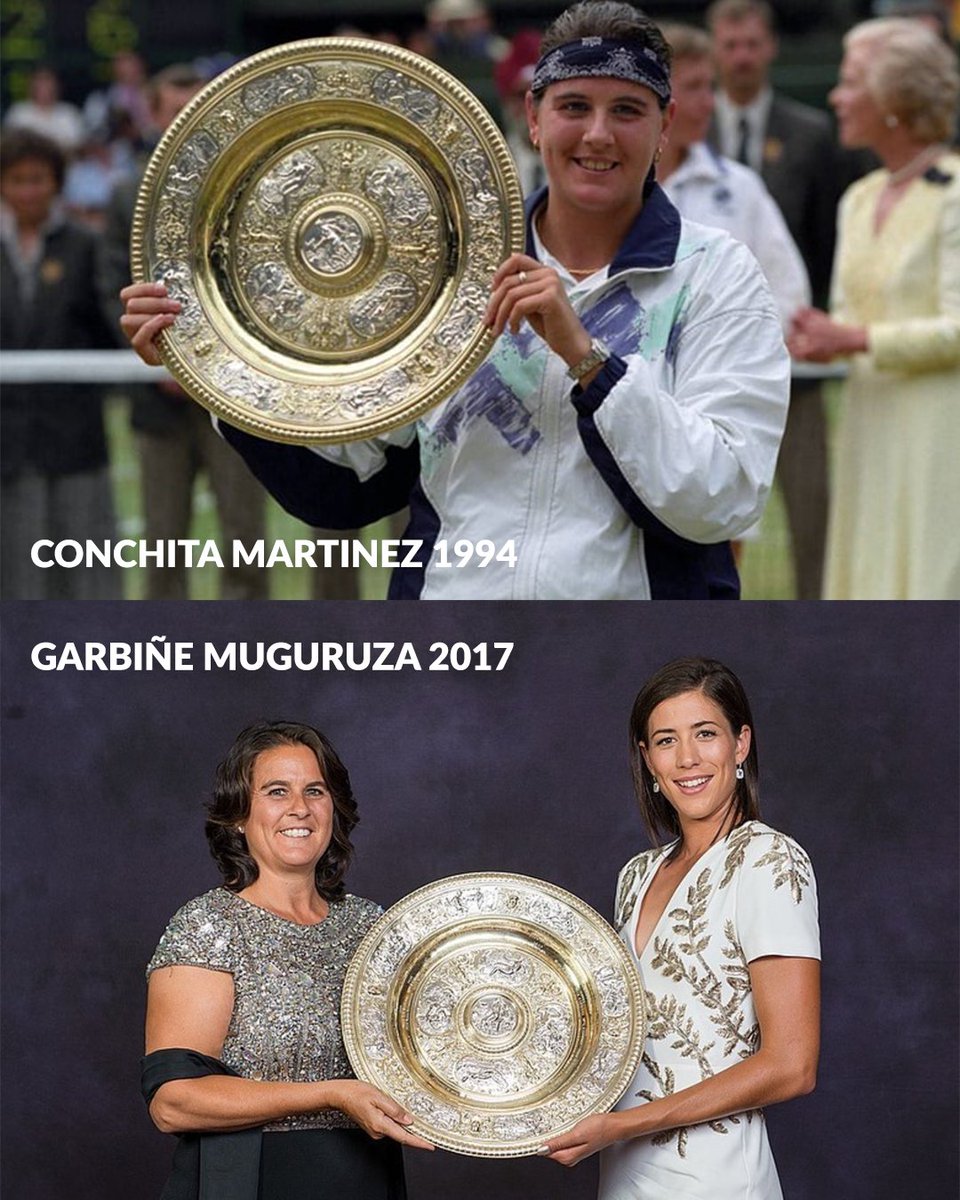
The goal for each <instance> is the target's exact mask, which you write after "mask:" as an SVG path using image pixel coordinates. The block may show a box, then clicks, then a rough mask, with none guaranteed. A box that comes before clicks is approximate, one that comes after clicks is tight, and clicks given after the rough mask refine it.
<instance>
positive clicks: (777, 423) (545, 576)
mask: <svg viewBox="0 0 960 1200" xmlns="http://www.w3.org/2000/svg"><path fill="white" fill-rule="evenodd" d="M544 195H545V192H543V191H541V192H539V193H537V194H536V195H534V196H532V197H531V198H530V201H529V202H528V208H527V252H528V253H534V249H535V247H534V239H533V233H532V229H531V217H532V214H533V213H534V212H535V211H536V209H537V207H538V206H539V205H540V204H541V203H542V201H543V199H544ZM598 278H599V279H601V280H602V281H601V282H599V283H597V282H596V281H597V279H598ZM570 300H571V303H572V304H573V306H574V308H575V309H576V311H577V313H578V314H579V316H580V319H581V320H582V322H583V324H584V326H585V327H586V328H587V330H588V331H589V332H590V334H591V336H594V337H599V338H601V339H602V340H603V341H604V342H606V344H607V345H608V346H609V347H610V349H611V350H612V352H613V356H612V357H611V358H610V359H609V360H608V361H607V362H606V363H605V364H604V366H603V368H602V369H601V370H600V372H599V373H598V374H597V375H596V377H595V378H594V379H593V381H592V382H591V383H590V385H589V386H588V387H587V388H586V389H584V390H581V389H580V387H579V386H577V385H574V384H572V383H571V381H570V379H569V378H568V376H567V373H566V364H565V363H564V361H563V360H562V359H561V358H560V357H559V355H557V354H555V353H554V352H553V351H552V350H551V349H550V348H549V346H547V344H546V343H545V342H543V341H542V340H541V339H540V338H539V337H537V335H536V334H535V333H534V332H533V331H532V329H530V327H529V326H528V325H526V324H524V325H523V327H522V328H521V330H520V332H519V333H518V334H515V335H514V334H511V333H510V332H509V331H507V332H505V333H504V334H503V335H502V336H501V337H500V338H499V339H498V341H497V342H496V344H495V346H494V348H493V350H492V351H491V353H490V355H489V356H488V357H487V359H486V360H485V362H484V363H483V364H482V365H481V366H480V367H479V368H478V369H477V371H475V372H474V374H473V375H472V376H471V378H470V379H469V380H468V381H467V383H466V384H465V385H464V386H463V387H462V388H460V389H459V391H457V392H455V393H454V395H452V396H451V397H450V398H449V399H448V400H446V401H445V402H444V403H442V404H440V405H439V406H438V407H437V408H435V409H433V410H431V411H430V412H428V413H427V414H426V415H425V416H424V417H423V418H421V419H420V420H419V421H418V422H416V424H415V425H410V426H406V427H404V428H403V429H400V430H396V431H394V432H392V433H390V434H388V435H386V436H384V437H381V438H376V439H372V440H369V441H364V442H351V443H347V444H344V445H341V446H323V447H300V446H288V445H279V444H276V443H271V442H267V441H264V440H262V439H259V438H255V437H252V436H251V435H249V434H245V433H242V432H240V431H239V430H236V429H234V428H231V427H229V426H226V425H224V424H221V428H222V431H223V434H224V436H225V437H226V438H227V440H228V441H230V442H231V443H232V444H233V445H234V446H235V447H236V449H237V450H239V451H240V453H241V454H242V455H243V456H244V458H245V459H246V460H247V462H248V464H249V465H250V468H251V469H252V470H253V472H254V473H255V474H256V475H257V477H258V478H259V479H260V480H261V481H262V482H263V483H264V484H265V486H266V487H267V488H268V489H269V490H270V491H271V492H272V494H273V495H274V496H275V497H276V498H277V499H278V501H279V502H280V503H281V504H282V505H283V506H284V507H285V508H286V509H287V510H288V511H290V512H291V513H293V514H294V515H295V516H297V517H299V518H300V519H301V520H303V521H306V522H307V523H308V524H311V525H319V526H326V527H328V528H332V529H352V528H357V527H361V526H363V525H366V524H369V523H370V522H372V521H375V520H378V519H379V518H381V517H383V516H386V515H388V514H389V513H392V512H397V511H398V510H399V509H401V508H402V507H403V506H404V505H405V504H408V503H409V505H410V512H411V518H410V524H409V526H408V529H407V531H406V534H405V538H406V539H411V540H417V541H419V542H421V543H422V549H421V550H420V552H419V554H418V555H417V559H418V562H419V564H420V565H417V566H411V567H406V568H398V569H397V570H396V571H395V573H394V576H393V579H392V581H391V586H390V597H391V598H394V599H416V598H421V599H438V600H448V599H449V600H455V599H470V600H562V599H569V600H574V599H576V600H581V599H597V600H643V599H671V600H677V599H679V600H683V599H687V600H692V599H701V598H702V599H708V598H736V597H737V596H738V595H739V581H738V578H737V573H736V568H735V566H734V563H733V557H732V554H731V552H730V547H729V540H730V539H731V538H735V537H737V535H738V534H740V533H742V532H743V531H744V530H746V529H747V528H748V527H749V526H750V525H751V524H752V523H753V522H754V521H756V520H757V518H758V517H759V516H760V514H761V512H762V511H763V507H764V504H765V503H766V499H767V496H768V493H769V490H770V485H771V482H772V479H773V472H774V467H775V465H776V460H777V451H778V448H779V445H780V439H781V437H782V435H783V427H784V423H785V421H786V415H787V402H788V394H789V382H790V364H789V358H788V355H787V352H786V349H785V347H784V344H783V338H782V336H781V332H780V322H779V320H778V316H777V310H776V307H775V305H774V302H773V299H772V297H771V295H770V292H769V289H768V287H767V285H766V283H765V281H764V279H763V275H762V273H761V271H760V269H759V267H758V266H757V263H756V261H755V259H754V258H753V256H752V254H750V252H749V251H748V250H747V249H746V248H745V247H744V246H742V245H741V244H740V243H739V242H737V241H735V240H734V239H733V238H731V237H730V236H729V234H727V233H725V232H723V231H722V230H717V229H709V228H707V227H706V226H703V225H697V224H694V223H690V222H687V221H684V220H681V218H680V215H679V213H678V212H677V210H676V209H675V208H674V206H673V205H672V204H671V203H670V201H669V200H668V199H667V197H666V196H665V194H664V193H663V191H662V190H661V189H660V188H659V187H655V188H654V189H653V191H652V193H651V194H650V196H649V197H648V198H647V200H646V201H645V203H644V206H643V209H642V210H641V212H640V215H639V216H638V218H637V220H636V221H635V222H634V225H633V227H632V228H631V230H630V232H629V234H628V236H627V238H626V239H625V241H624V243H623V245H622V246H621V247H620V250H619V251H618V253H617V256H616V258H615V260H614V261H613V263H612V264H611V265H610V269H609V272H608V273H607V276H606V277H605V278H604V277H602V276H599V277H596V276H595V277H594V280H593V281H591V283H590V286H588V287H586V288H584V287H576V288H573V289H572V290H571V292H570ZM459 539H465V540H467V541H468V542H472V543H477V542H479V541H480V540H481V539H487V540H489V541H490V542H492V543H493V544H494V545H495V546H496V547H498V548H501V547H505V546H509V547H510V548H511V550H512V551H513V557H514V561H513V563H512V564H510V563H508V562H506V561H503V560H495V561H492V562H490V563H489V564H488V565H487V566H482V565H480V564H481V561H482V560H481V559H480V558H479V557H475V558H473V559H472V560H471V561H470V562H469V563H468V564H467V565H466V566H462V567H453V568H451V567H450V566H446V567H444V566H443V565H442V564H441V563H440V562H439V561H438V559H437V556H436V555H435V554H434V553H433V552H434V549H435V548H436V547H437V546H438V545H439V543H440V542H441V541H442V542H444V543H445V544H446V545H447V546H452V545H454V543H455V542H456V541H458V540H459Z"/></svg>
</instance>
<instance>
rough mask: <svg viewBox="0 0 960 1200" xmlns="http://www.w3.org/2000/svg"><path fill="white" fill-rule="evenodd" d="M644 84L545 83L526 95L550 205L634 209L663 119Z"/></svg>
mask: <svg viewBox="0 0 960 1200" xmlns="http://www.w3.org/2000/svg"><path fill="white" fill-rule="evenodd" d="M672 115H673V108H672V105H670V106H668V108H667V109H666V111H664V110H661V108H660V105H659V102H658V100H657V97H656V96H655V95H654V93H653V92H652V91H651V90H650V89H649V88H646V87H643V86H642V85H641V84H638V83H631V82H629V81H627V80H623V79H607V78H598V79H593V78H584V79H569V80H563V81H561V82H559V83H553V84H551V85H550V86H549V87H548V88H547V89H546V90H545V91H544V93H543V95H542V97H541V99H540V101H539V103H535V102H534V100H533V98H532V97H531V96H529V95H528V97H527V119H528V121H529V125H530V136H531V139H532V140H533V141H534V142H538V143H539V145H540V153H541V155H542V157H543V165H544V169H545V170H546V172H547V179H548V181H549V184H550V204H551V206H552V205H553V204H554V203H556V204H558V205H559V206H563V207H564V208H570V209H575V210H580V211H584V212H592V213H611V214H613V213H621V212H623V211H635V212H639V210H640V208H641V206H642V203H643V184H644V181H645V179H646V177H647V173H648V171H649V170H650V165H651V163H652V162H653V159H654V155H655V154H656V152H657V148H658V146H659V145H660V141H661V139H662V137H663V135H664V133H665V131H666V129H667V128H668V126H669V124H670V120H671V118H672Z"/></svg>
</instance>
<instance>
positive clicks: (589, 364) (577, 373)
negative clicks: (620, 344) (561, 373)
mask: <svg viewBox="0 0 960 1200" xmlns="http://www.w3.org/2000/svg"><path fill="white" fill-rule="evenodd" d="M609 357H610V348H609V346H607V344H606V343H605V342H601V341H600V339H599V338H592V339H591V341H590V353H589V354H588V355H586V357H585V358H581V359H580V361H579V362H578V363H574V364H573V366H572V367H568V368H567V374H568V375H569V376H570V378H571V379H575V380H576V381H577V382H578V383H579V382H580V380H581V379H582V378H583V377H584V375H589V374H590V372H591V371H592V370H593V368H594V367H599V366H600V364H601V363H605V362H606V361H607V359H608V358H609Z"/></svg>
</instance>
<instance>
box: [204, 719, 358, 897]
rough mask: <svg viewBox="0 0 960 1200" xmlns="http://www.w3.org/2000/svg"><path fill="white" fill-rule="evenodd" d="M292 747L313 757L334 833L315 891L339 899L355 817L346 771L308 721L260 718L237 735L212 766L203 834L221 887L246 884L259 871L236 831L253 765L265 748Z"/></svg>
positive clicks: (244, 811)
mask: <svg viewBox="0 0 960 1200" xmlns="http://www.w3.org/2000/svg"><path fill="white" fill-rule="evenodd" d="M297 745H300V746H307V747H308V748H309V749H310V750H312V751H313V753H314V754H315V755H316V756H317V762H318V763H319V764H320V770H321V771H322V772H323V777H324V779H325V780H326V783H327V787H328V788H329V790H330V796H331V798H332V800H333V833H332V836H331V838H330V845H329V846H328V847H327V849H326V852H325V853H324V855H323V857H322V858H321V859H320V861H319V862H318V863H317V869H316V883H317V891H318V892H319V893H320V895H321V896H323V898H324V899H325V900H339V899H340V898H341V897H342V896H343V894H344V883H343V879H344V876H345V875H346V873H347V867H348V866H349V865H350V860H351V858H352V857H353V845H352V843H351V841H350V834H351V832H352V831H353V828H354V826H355V825H356V823H357V821H358V819H359V818H358V816H357V802H356V801H355V800H354V798H353V790H352V788H351V787H350V775H349V773H348V772H347V768H346V767H345V766H344V765H343V763H342V762H341V761H340V756H339V755H338V754H337V752H336V750H334V748H333V746H332V745H331V744H330V742H329V741H327V739H326V737H324V735H323V734H322V733H321V732H320V731H319V730H318V729H314V728H313V727H312V726H311V725H302V724H300V723H298V722H296V721H261V722H259V723H257V724H256V725H249V726H248V727H247V728H246V729H244V730H242V731H241V732H240V733H239V734H238V735H237V740H236V741H235V742H234V743H233V745H232V746H231V747H230V749H229V751H228V752H227V756H226V758H224V760H223V762H221V763H220V764H219V766H218V767H217V775H216V779H215V781H214V787H213V799H212V800H211V801H210V803H209V804H208V805H207V821H206V825H205V828H204V832H205V833H206V835H207V841H208V842H209V843H210V853H211V854H212V855H213V858H214V861H215V862H216V864H217V866H218V867H219V869H220V874H221V875H222V876H223V882H224V886H225V887H227V888H229V889H230V891H232V892H239V891H242V890H243V889H244V888H245V887H249V886H250V884H251V883H253V882H254V880H255V879H256V878H257V876H258V875H259V873H260V871H259V868H258V866H257V864H256V861H255V860H254V858H253V856H252V855H251V854H250V852H249V851H248V849H247V842H246V838H245V837H244V836H243V834H242V833H240V832H239V830H238V829H237V826H238V825H240V824H242V823H243V822H244V821H245V820H246V818H247V817H248V816H249V814H250V800H251V796H250V789H251V784H252V779H253V765H254V763H255V762H256V760H257V757H258V756H259V755H261V754H262V753H263V752H264V750H270V749H272V748H273V747H274V746H297Z"/></svg>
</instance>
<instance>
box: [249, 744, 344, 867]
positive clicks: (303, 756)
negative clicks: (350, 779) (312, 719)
mask: <svg viewBox="0 0 960 1200" xmlns="http://www.w3.org/2000/svg"><path fill="white" fill-rule="evenodd" d="M332 834H333V799H332V797H331V795H330V791H329V789H328V787H327V784H326V780H325V779H324V777H323V771H322V770H321V769H320V764H319V763H318V762H317V756H316V755H315V754H314V752H313V751H312V750H311V749H310V747H309V746H304V745H301V744H300V743H297V744H295V745H288V744H282V745H279V746H272V747H271V748H270V749H269V750H264V751H262V752H261V753H260V754H258V755H257V757H256V759H255V761H254V764H253V771H252V774H251V780H250V811H249V813H248V814H247V817H246V820H245V822H244V835H245V837H246V839H247V848H248V850H249V851H250V854H251V855H252V856H253V858H254V859H255V861H256V863H257V865H258V867H260V869H261V871H262V870H264V869H266V870H269V871H272V872H279V873H281V874H285V873H287V872H288V871H290V870H291V869H293V870H295V871H300V870H304V869H307V868H309V869H310V870H312V869H313V868H314V867H315V866H316V864H317V863H318V862H319V861H320V859H321V858H322V857H323V854H324V852H325V851H326V849H327V847H328V846H329V845H330V838H331V836H332Z"/></svg>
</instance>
